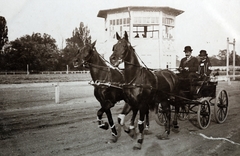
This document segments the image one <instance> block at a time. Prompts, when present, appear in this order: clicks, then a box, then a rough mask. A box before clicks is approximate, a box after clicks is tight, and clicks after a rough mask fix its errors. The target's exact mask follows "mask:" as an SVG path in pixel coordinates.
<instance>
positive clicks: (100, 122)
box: [97, 107, 109, 130]
mask: <svg viewBox="0 0 240 156" xmlns="http://www.w3.org/2000/svg"><path fill="white" fill-rule="evenodd" d="M104 112H105V111H104V109H103V108H102V107H101V108H100V109H99V110H98V112H97V120H98V127H99V128H102V129H105V130H107V129H108V128H109V126H108V123H107V122H105V123H104V122H103V120H102V116H103V113H104Z"/></svg>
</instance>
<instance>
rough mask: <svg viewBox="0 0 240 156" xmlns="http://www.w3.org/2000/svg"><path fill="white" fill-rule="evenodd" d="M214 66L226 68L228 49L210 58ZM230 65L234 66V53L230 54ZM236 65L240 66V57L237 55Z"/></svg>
mask: <svg viewBox="0 0 240 156" xmlns="http://www.w3.org/2000/svg"><path fill="white" fill-rule="evenodd" d="M209 59H210V61H211V64H212V66H226V60H227V49H224V50H219V53H218V55H217V56H212V57H209ZM229 65H233V51H232V52H231V53H230V54H229ZM235 65H236V66H240V56H239V55H237V54H235Z"/></svg>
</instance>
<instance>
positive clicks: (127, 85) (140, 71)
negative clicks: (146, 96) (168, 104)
mask: <svg viewBox="0 0 240 156" xmlns="http://www.w3.org/2000/svg"><path fill="white" fill-rule="evenodd" d="M130 50H133V52H134V54H135V55H136V56H137V58H138V59H139V60H140V61H141V62H142V63H143V65H144V66H145V67H143V66H141V65H137V64H133V63H131V62H129V61H125V58H126V57H127V54H128V53H129V51H130ZM123 62H124V63H126V64H128V65H132V66H135V67H139V68H140V70H139V71H138V73H137V74H135V76H134V78H133V79H132V80H131V81H130V82H129V83H125V84H123V87H124V88H135V87H142V88H146V89H156V90H157V89H158V87H157V84H158V79H157V76H156V75H155V74H154V73H153V72H152V71H151V70H150V69H149V68H148V67H147V66H146V64H145V63H144V62H143V61H142V59H141V58H140V57H139V55H138V54H137V53H136V52H135V50H134V48H133V47H132V46H131V44H130V43H129V44H128V49H127V53H126V55H125V56H124V57H123ZM143 69H146V70H147V71H149V72H150V73H152V75H153V76H154V78H155V80H156V87H155V88H154V87H153V86H152V85H145V84H135V83H133V82H134V80H136V78H137V77H140V76H141V73H142V71H143Z"/></svg>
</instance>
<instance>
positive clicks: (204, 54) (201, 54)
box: [198, 50, 208, 56]
mask: <svg viewBox="0 0 240 156" xmlns="http://www.w3.org/2000/svg"><path fill="white" fill-rule="evenodd" d="M207 55H208V54H207V51H206V50H201V51H200V54H199V55H198V56H207Z"/></svg>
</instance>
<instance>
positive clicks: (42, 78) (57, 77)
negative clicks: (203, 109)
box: [0, 71, 240, 84]
mask: <svg viewBox="0 0 240 156" xmlns="http://www.w3.org/2000/svg"><path fill="white" fill-rule="evenodd" d="M219 75H226V72H225V71H221V72H219ZM229 75H232V72H231V73H229ZM236 75H238V77H237V78H236V80H238V81H239V80H240V77H239V75H240V72H236ZM90 80H91V76H90V73H78V74H29V75H26V74H16V75H0V84H21V83H44V82H74V81H90Z"/></svg>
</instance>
